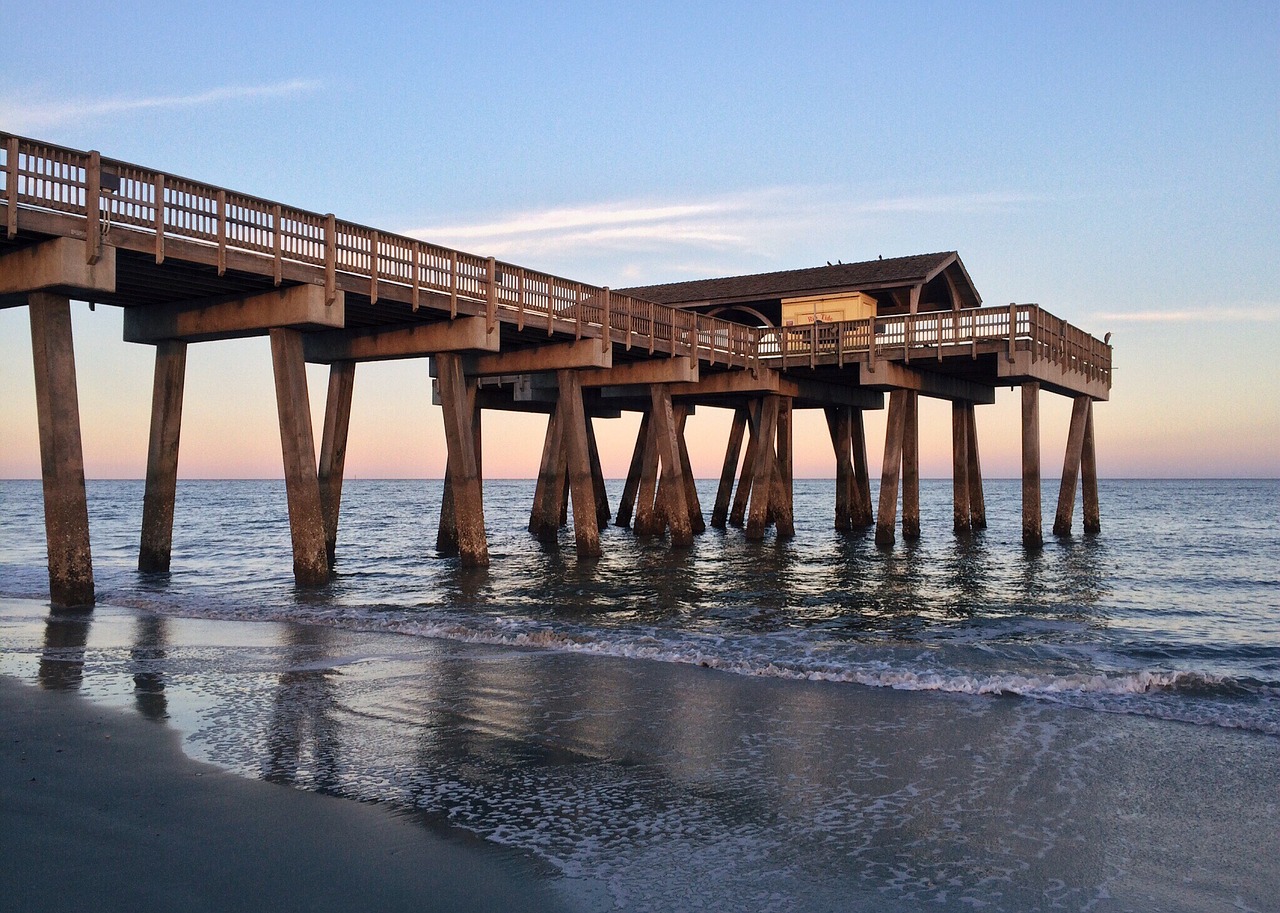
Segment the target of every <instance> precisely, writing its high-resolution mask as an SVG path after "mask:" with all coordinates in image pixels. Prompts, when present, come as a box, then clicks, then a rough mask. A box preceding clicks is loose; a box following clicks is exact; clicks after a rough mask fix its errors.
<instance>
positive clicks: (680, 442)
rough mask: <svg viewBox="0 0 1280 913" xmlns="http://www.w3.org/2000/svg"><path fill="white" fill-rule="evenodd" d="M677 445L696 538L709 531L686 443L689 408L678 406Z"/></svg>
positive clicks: (690, 520)
mask: <svg viewBox="0 0 1280 913" xmlns="http://www.w3.org/2000/svg"><path fill="white" fill-rule="evenodd" d="M676 408H677V409H678V410H679V413H678V418H677V420H676V445H677V446H678V447H679V450H680V474H681V476H683V477H684V501H685V506H686V507H687V508H688V511H689V528H690V529H691V530H692V531H693V534H694V535H695V536H697V535H700V534H701V533H704V532H706V531H707V523H706V521H705V520H704V519H703V518H702V502H701V501H700V500H699V499H698V484H697V481H696V480H695V479H694V478H693V464H692V462H690V460H689V446H688V444H687V443H686V442H685V436H684V428H685V424H686V423H687V422H688V420H689V407H688V406H677V407H676Z"/></svg>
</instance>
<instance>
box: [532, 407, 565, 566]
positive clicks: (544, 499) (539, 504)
mask: <svg viewBox="0 0 1280 913" xmlns="http://www.w3.org/2000/svg"><path fill="white" fill-rule="evenodd" d="M561 449H562V448H561V446H560V438H559V435H558V434H557V429H556V413H555V409H554V408H553V409H552V411H551V413H550V414H549V415H548V416H547V434H546V437H545V438H544V439H543V442H542V460H541V461H540V462H539V463H538V482H537V485H536V486H535V487H534V490H533V508H532V509H531V510H530V511H529V532H531V533H533V534H534V535H535V536H537V537H538V538H539V539H542V540H544V541H546V540H547V538H548V536H549V537H550V538H551V539H552V540H554V539H555V535H556V533H555V531H556V528H557V527H558V526H559V525H560V524H559V523H558V522H555V521H556V520H558V518H553V516H552V513H551V506H550V505H551V501H550V490H551V489H552V488H553V487H554V485H555V474H556V473H557V472H558V471H559V468H560V451H561ZM555 510H556V513H559V511H560V504H559V499H558V498H557V500H556V506H555Z"/></svg>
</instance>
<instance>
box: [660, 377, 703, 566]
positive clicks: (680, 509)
mask: <svg viewBox="0 0 1280 913" xmlns="http://www.w3.org/2000/svg"><path fill="white" fill-rule="evenodd" d="M650 403H651V414H652V415H653V429H654V437H655V439H656V442H657V451H658V460H659V462H660V463H661V466H662V487H663V489H664V490H665V494H664V496H663V498H662V512H663V513H664V514H665V515H666V521H667V526H668V528H669V529H670V530H671V544H672V545H673V546H675V547H678V548H684V547H687V546H689V545H692V544H693V527H692V525H691V524H690V522H689V506H688V503H687V501H686V500H685V484H684V468H683V465H682V463H681V460H680V444H679V441H678V437H679V435H678V434H677V428H676V420H675V413H674V410H673V408H672V405H671V387H670V385H668V384H654V385H653V386H652V387H651V388H650Z"/></svg>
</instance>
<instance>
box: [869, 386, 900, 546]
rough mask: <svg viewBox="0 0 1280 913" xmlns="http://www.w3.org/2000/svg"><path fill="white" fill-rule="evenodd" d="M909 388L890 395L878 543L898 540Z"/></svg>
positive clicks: (877, 515)
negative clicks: (896, 535) (895, 538)
mask: <svg viewBox="0 0 1280 913" xmlns="http://www.w3.org/2000/svg"><path fill="white" fill-rule="evenodd" d="M906 400H907V391H906V390H894V391H892V392H891V393H890V394H889V417H888V422H887V424H886V427H885V434H884V461H883V462H882V463H881V464H880V509H879V511H878V512H877V514H876V545H878V546H880V547H881V548H888V547H889V546H891V545H893V542H894V527H895V526H896V525H897V514H898V479H899V476H900V474H901V472H902V443H903V437H904V433H905V429H906V425H907V423H906V411H907V410H906Z"/></svg>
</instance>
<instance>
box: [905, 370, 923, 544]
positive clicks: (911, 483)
mask: <svg viewBox="0 0 1280 913" xmlns="http://www.w3.org/2000/svg"><path fill="white" fill-rule="evenodd" d="M902 405H903V414H902V540H903V541H904V542H911V541H914V540H916V539H919V538H920V394H919V393H917V392H916V391H915V390H908V391H906V398H905V399H904V400H903V404H902Z"/></svg>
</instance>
